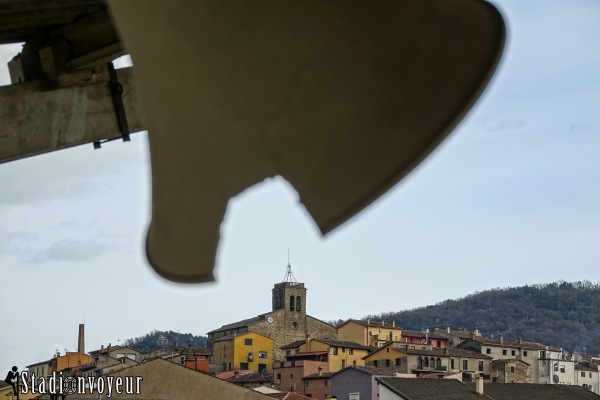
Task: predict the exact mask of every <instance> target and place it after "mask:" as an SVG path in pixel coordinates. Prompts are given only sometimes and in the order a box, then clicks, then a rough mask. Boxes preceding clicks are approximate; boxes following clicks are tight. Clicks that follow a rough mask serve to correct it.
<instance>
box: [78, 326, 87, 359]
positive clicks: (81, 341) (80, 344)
mask: <svg viewBox="0 0 600 400" xmlns="http://www.w3.org/2000/svg"><path fill="white" fill-rule="evenodd" d="M77 352H78V353H85V325H84V324H79V337H78V338H77Z"/></svg>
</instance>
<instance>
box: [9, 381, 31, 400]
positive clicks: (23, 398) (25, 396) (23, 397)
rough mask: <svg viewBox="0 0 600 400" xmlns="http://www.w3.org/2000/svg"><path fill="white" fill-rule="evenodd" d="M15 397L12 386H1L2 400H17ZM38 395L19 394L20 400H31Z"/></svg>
mask: <svg viewBox="0 0 600 400" xmlns="http://www.w3.org/2000/svg"><path fill="white" fill-rule="evenodd" d="M13 396H14V395H13V388H12V386H10V385H8V384H7V386H4V385H3V384H2V385H0V399H3V400H4V399H7V400H11V399H16V398H17V397H16V396H14V397H13ZM37 396H38V395H37V394H32V393H25V394H23V393H19V399H20V400H31V399H33V398H34V397H37Z"/></svg>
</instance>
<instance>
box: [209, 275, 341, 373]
mask: <svg viewBox="0 0 600 400" xmlns="http://www.w3.org/2000/svg"><path fill="white" fill-rule="evenodd" d="M272 305H273V309H272V311H270V312H267V313H264V314H260V315H258V316H256V317H253V318H249V319H245V320H242V321H238V322H234V323H232V324H227V325H223V326H221V327H220V328H217V329H214V330H212V331H210V332H208V345H209V347H212V345H213V342H214V341H215V340H217V339H220V338H224V337H230V336H235V335H240V334H242V333H245V332H256V333H258V334H260V335H263V336H266V337H269V338H272V339H273V341H274V354H273V356H272V357H271V358H270V360H269V364H270V363H272V362H273V361H277V360H279V361H283V360H284V359H285V354H284V352H283V351H282V350H281V347H282V346H284V345H286V344H288V343H291V342H295V341H298V340H304V339H306V336H307V335H309V336H311V337H315V338H330V339H336V338H337V331H336V329H335V327H334V326H333V325H330V324H328V323H326V322H323V321H321V320H319V319H317V318H315V317H312V316H310V315H308V314H307V313H306V287H305V286H304V283H299V282H296V281H295V280H294V279H293V275H292V273H291V267H290V266H289V265H288V274H287V275H286V279H285V280H284V282H281V283H276V284H275V286H274V287H273V290H272Z"/></svg>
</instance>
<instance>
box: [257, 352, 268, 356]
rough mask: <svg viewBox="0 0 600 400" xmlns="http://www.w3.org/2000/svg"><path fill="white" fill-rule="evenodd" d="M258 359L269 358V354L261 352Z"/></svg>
mask: <svg viewBox="0 0 600 400" xmlns="http://www.w3.org/2000/svg"><path fill="white" fill-rule="evenodd" d="M258 358H267V352H266V351H259V352H258Z"/></svg>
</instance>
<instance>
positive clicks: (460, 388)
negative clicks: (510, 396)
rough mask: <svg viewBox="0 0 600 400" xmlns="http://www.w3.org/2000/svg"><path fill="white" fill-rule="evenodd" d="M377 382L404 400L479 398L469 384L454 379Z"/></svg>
mask: <svg viewBox="0 0 600 400" xmlns="http://www.w3.org/2000/svg"><path fill="white" fill-rule="evenodd" d="M376 379H377V381H378V382H380V383H381V385H383V386H384V387H386V388H387V389H389V390H390V391H392V392H394V393H396V394H397V395H399V396H401V397H402V398H403V399H405V400H438V399H439V400H470V399H473V400H481V399H482V398H484V399H485V398H486V397H484V396H480V395H478V394H477V393H476V392H475V390H473V389H472V388H470V387H469V386H467V385H465V384H463V383H462V382H459V381H457V380H456V379H437V380H436V379H418V378H396V377H384V378H376Z"/></svg>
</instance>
